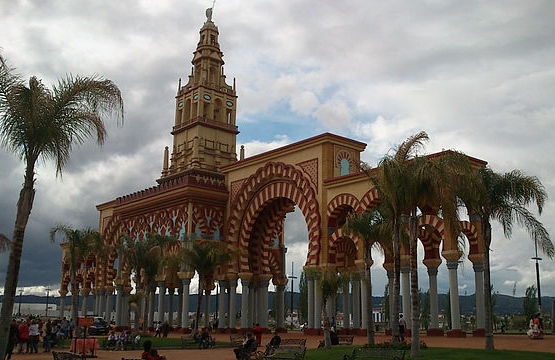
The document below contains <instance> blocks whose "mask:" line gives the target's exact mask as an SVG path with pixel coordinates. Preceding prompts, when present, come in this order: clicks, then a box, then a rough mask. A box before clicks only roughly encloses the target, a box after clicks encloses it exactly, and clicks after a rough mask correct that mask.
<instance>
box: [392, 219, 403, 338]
mask: <svg viewBox="0 0 555 360" xmlns="http://www.w3.org/2000/svg"><path fill="white" fill-rule="evenodd" d="M394 222H395V223H394V224H393V311H392V313H391V314H390V321H391V342H393V343H398V342H399V341H400V339H399V294H400V292H401V287H400V282H401V255H400V248H401V245H400V231H401V226H400V224H399V219H395V220H394Z"/></svg>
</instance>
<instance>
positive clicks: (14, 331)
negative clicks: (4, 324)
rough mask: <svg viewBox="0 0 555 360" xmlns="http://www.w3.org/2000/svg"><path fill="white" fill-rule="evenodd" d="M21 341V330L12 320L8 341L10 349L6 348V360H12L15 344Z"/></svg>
mask: <svg viewBox="0 0 555 360" xmlns="http://www.w3.org/2000/svg"><path fill="white" fill-rule="evenodd" d="M18 341H19V329H18V328H17V322H16V321H15V319H12V323H11V324H10V335H9V339H8V347H7V348H6V359H7V360H10V359H11V358H12V354H13V348H14V347H15V344H17V342H18Z"/></svg>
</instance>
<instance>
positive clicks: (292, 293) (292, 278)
mask: <svg viewBox="0 0 555 360" xmlns="http://www.w3.org/2000/svg"><path fill="white" fill-rule="evenodd" d="M294 266H295V263H294V262H291V275H290V276H288V278H289V279H291V330H293V295H294V294H295V292H294V290H293V282H294V280H295V279H296V278H297V277H296V276H295V271H294V270H293V269H294Z"/></svg>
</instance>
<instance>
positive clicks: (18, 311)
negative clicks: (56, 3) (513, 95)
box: [17, 289, 23, 316]
mask: <svg viewBox="0 0 555 360" xmlns="http://www.w3.org/2000/svg"><path fill="white" fill-rule="evenodd" d="M21 295H23V289H19V308H18V309H17V316H21Z"/></svg>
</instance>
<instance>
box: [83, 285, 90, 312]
mask: <svg viewBox="0 0 555 360" xmlns="http://www.w3.org/2000/svg"><path fill="white" fill-rule="evenodd" d="M90 292H91V290H90V289H82V290H81V295H82V296H83V303H82V304H81V314H82V315H81V316H83V317H84V316H87V312H88V311H87V309H88V305H89V294H90Z"/></svg>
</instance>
